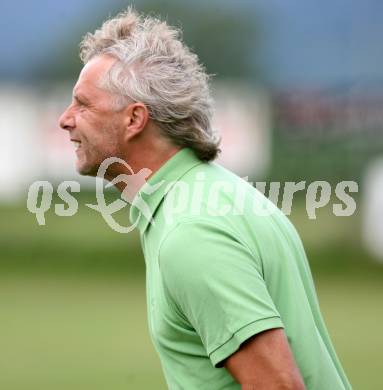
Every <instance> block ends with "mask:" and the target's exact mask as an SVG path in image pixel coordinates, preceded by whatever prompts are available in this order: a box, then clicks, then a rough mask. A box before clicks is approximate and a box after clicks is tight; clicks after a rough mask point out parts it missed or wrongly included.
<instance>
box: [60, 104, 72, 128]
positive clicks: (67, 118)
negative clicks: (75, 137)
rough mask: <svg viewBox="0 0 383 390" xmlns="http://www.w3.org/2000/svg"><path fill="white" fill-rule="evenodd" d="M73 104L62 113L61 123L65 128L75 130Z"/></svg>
mask: <svg viewBox="0 0 383 390" xmlns="http://www.w3.org/2000/svg"><path fill="white" fill-rule="evenodd" d="M71 107H72V106H71V105H70V106H69V107H68V108H67V109H66V110H65V111H64V112H63V113H62V114H61V116H60V118H59V125H60V127H61V128H62V129H64V130H68V131H70V130H73V129H74V128H75V126H76V122H75V118H74V115H73V113H72V112H71Z"/></svg>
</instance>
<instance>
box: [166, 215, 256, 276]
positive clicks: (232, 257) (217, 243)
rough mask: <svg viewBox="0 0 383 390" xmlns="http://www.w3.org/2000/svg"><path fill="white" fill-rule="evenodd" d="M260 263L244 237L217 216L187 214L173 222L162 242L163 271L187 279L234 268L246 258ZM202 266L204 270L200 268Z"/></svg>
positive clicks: (251, 261)
mask: <svg viewBox="0 0 383 390" xmlns="http://www.w3.org/2000/svg"><path fill="white" fill-rule="evenodd" d="M243 261H246V262H250V263H254V264H256V263H258V261H257V256H256V255H254V253H252V252H251V251H250V250H249V248H248V247H247V246H246V244H245V243H244V242H243V240H242V238H241V237H240V236H239V235H238V234H236V233H235V232H234V231H232V230H231V229H230V228H229V227H228V226H225V225H224V224H222V223H219V222H218V220H212V219H207V218H201V217H199V218H187V219H184V220H181V221H178V223H177V224H176V225H175V226H173V228H172V229H170V230H169V231H168V232H167V234H166V235H165V237H164V239H163V240H162V242H161V244H160V249H159V265H160V270H161V273H162V274H166V275H168V276H171V277H174V278H180V279H183V278H184V277H185V276H187V279H188V281H190V277H191V276H193V275H194V277H195V278H204V277H205V276H206V277H209V275H211V274H214V273H216V272H217V271H218V270H219V272H221V273H222V272H229V273H230V272H231V269H232V268H233V267H238V265H239V264H240V263H241V262H243ZM202 270H203V272H201V271H202Z"/></svg>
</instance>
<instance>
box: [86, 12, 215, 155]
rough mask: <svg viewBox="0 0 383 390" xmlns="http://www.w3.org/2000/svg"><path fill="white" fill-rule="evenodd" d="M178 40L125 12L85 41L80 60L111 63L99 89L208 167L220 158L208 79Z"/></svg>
mask: <svg viewBox="0 0 383 390" xmlns="http://www.w3.org/2000/svg"><path fill="white" fill-rule="evenodd" d="M180 35H181V33H180V31H179V30H178V29H176V28H174V27H170V26H168V25H167V24H166V22H163V21H160V20H158V19H156V18H153V17H148V16H146V17H144V16H141V15H139V14H138V13H136V12H135V11H134V10H132V9H131V8H128V10H126V11H123V12H121V13H120V14H118V15H117V16H116V17H115V18H113V19H109V20H107V21H106V22H104V24H103V25H102V27H101V28H100V29H98V30H96V31H95V32H94V33H93V34H91V33H88V34H86V35H85V36H84V38H83V40H82V42H81V44H80V58H81V60H82V61H83V62H84V64H85V63H87V62H88V61H89V60H90V59H91V58H93V57H95V56H97V55H102V54H106V55H110V56H113V57H115V58H116V59H117V61H116V63H115V64H113V66H112V67H111V68H110V70H109V71H108V72H107V74H106V75H105V78H104V80H102V86H103V87H104V88H105V89H107V90H108V91H110V92H112V93H113V94H115V95H116V96H117V105H118V106H119V107H120V108H122V107H123V106H125V105H126V104H128V102H129V99H131V100H133V101H140V102H142V103H144V104H145V105H146V106H147V108H148V110H149V113H150V118H151V119H152V120H153V121H154V122H155V123H156V124H157V126H158V128H159V129H160V131H161V133H162V134H163V135H164V136H165V137H167V138H168V139H170V140H171V141H173V143H174V144H176V145H178V146H186V147H190V148H191V149H193V150H194V151H195V153H196V154H197V156H198V157H199V158H200V159H201V160H205V161H210V160H213V159H214V158H216V157H217V155H218V153H219V152H220V149H219V148H218V145H219V143H220V139H219V138H218V137H217V135H216V134H215V132H214V131H213V129H212V127H211V118H212V99H211V96H210V91H209V85H208V81H209V76H208V75H207V74H206V72H205V69H204V67H203V66H202V65H201V64H200V63H199V61H198V57H197V55H196V54H194V53H192V52H191V51H190V50H189V48H188V47H187V46H185V44H183V43H182V41H181V38H180Z"/></svg>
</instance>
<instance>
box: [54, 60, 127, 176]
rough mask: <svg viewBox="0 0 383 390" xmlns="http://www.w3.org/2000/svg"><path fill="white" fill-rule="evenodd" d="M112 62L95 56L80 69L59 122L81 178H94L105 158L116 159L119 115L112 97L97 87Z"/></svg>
mask: <svg viewBox="0 0 383 390" xmlns="http://www.w3.org/2000/svg"><path fill="white" fill-rule="evenodd" d="M114 62H115V59H114V58H111V57H108V56H98V57H95V58H93V59H92V60H91V61H89V62H88V63H87V64H86V65H85V66H84V68H83V69H82V71H81V73H80V76H79V78H78V81H77V83H76V85H75V87H74V89H73V99H72V102H71V104H70V105H69V107H68V108H67V109H66V110H65V111H64V112H63V114H62V115H61V117H60V119H59V123H60V127H61V128H63V129H64V130H67V131H68V133H69V136H70V139H71V141H72V143H73V146H74V150H75V153H76V156H77V161H76V169H77V171H78V172H79V173H80V174H82V175H91V176H95V175H97V170H98V168H99V166H100V164H101V163H102V161H104V160H105V159H106V158H108V157H119V155H120V153H121V150H120V145H121V143H122V138H121V137H122V124H123V117H122V113H121V112H118V111H116V110H114V109H113V106H112V102H113V100H112V99H113V96H112V95H111V94H110V93H109V92H107V91H106V90H103V89H102V88H100V87H99V86H98V83H99V81H100V79H101V78H102V76H103V75H104V74H105V72H106V71H107V70H108V69H109V68H110V67H111V66H112V65H113V63H114Z"/></svg>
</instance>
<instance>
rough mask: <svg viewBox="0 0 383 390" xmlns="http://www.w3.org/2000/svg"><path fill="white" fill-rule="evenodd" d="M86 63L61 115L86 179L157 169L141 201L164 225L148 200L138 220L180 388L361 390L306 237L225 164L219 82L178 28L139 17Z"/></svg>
mask: <svg viewBox="0 0 383 390" xmlns="http://www.w3.org/2000/svg"><path fill="white" fill-rule="evenodd" d="M81 58H82V60H83V62H84V63H85V66H84V68H83V69H82V71H81V74H80V76H79V79H78V81H77V83H76V85H75V87H74V92H73V101H72V103H71V105H70V106H69V107H68V108H67V109H66V111H65V112H64V113H63V114H62V116H61V118H60V125H61V127H62V128H63V129H65V130H67V131H68V132H69V134H70V138H71V140H72V141H73V142H74V143H75V145H76V148H77V149H76V154H77V170H78V171H79V172H80V173H81V174H84V175H97V171H98V168H99V167H100V164H101V163H102V162H103V161H104V160H105V159H106V158H108V157H112V156H113V157H118V158H120V159H123V160H124V161H126V163H127V164H128V165H129V167H130V168H131V169H132V170H133V171H134V172H138V171H140V170H141V169H144V168H145V169H149V170H150V171H151V174H150V175H149V179H148V182H147V183H146V184H144V185H143V186H142V188H141V190H140V191H139V192H138V193H137V194H136V197H135V199H140V200H142V201H144V202H145V203H146V205H148V207H149V209H150V211H151V213H152V216H153V218H152V219H148V218H144V217H143V216H142V215H140V210H139V208H137V207H135V201H133V205H132V207H131V210H130V218H131V221H132V222H135V221H139V223H138V228H139V230H140V237H141V242H142V246H143V251H144V255H145V261H146V267H147V304H148V314H149V329H150V334H151V337H152V339H153V342H154V345H155V347H156V349H157V351H158V353H159V355H160V359H161V362H162V366H163V369H164V372H165V377H166V380H167V383H168V386H169V388H170V389H190V390H193V389H195V390H197V389H209V390H214V389H217V390H218V389H237V388H240V386H241V385H242V387H243V388H248V389H257V390H274V389H294V390H300V389H305V388H307V389H309V390H341V389H350V388H351V387H350V385H349V383H348V381H347V378H346V376H345V374H344V372H343V370H342V368H341V365H340V363H339V361H338V359H337V357H336V354H335V352H334V349H333V347H332V345H331V341H330V339H329V336H328V334H327V331H326V328H325V325H324V323H323V320H322V317H321V314H320V311H319V306H318V302H317V299H316V295H315V290H314V286H313V282H312V278H311V274H310V270H309V267H308V263H307V260H306V256H305V253H304V250H303V247H302V245H301V242H300V239H299V237H298V235H297V233H296V231H295V230H294V228H293V227H292V225H291V224H290V222H289V221H288V219H287V218H286V217H285V216H284V215H283V214H282V213H281V212H280V211H279V210H278V209H276V208H273V207H272V206H271V203H270V202H269V201H268V200H267V199H266V198H264V197H263V196H262V195H261V194H260V193H259V192H257V191H256V190H255V189H254V188H253V187H252V186H251V185H249V184H248V183H246V182H245V181H244V180H242V179H240V178H239V177H238V176H236V175H234V174H233V173H231V172H229V171H227V170H226V169H224V168H223V167H221V166H219V165H218V164H216V163H214V162H213V160H214V158H215V157H216V156H217V154H218V152H219V149H218V143H219V142H218V140H217V138H216V137H215V134H214V133H213V131H212V129H211V111H212V110H211V105H212V102H211V98H210V95H209V88H208V77H207V75H206V73H205V71H204V69H203V67H202V66H201V65H200V64H199V63H198V59H197V57H196V55H194V54H193V53H191V52H190V51H189V49H188V48H187V47H186V46H185V45H184V44H183V43H182V42H181V41H180V39H179V33H178V31H177V30H176V29H174V28H171V27H169V26H168V25H167V24H166V23H163V22H161V21H159V20H156V19H154V18H149V17H146V18H145V17H142V16H139V15H138V14H136V13H135V12H134V11H132V10H130V9H129V10H128V11H126V12H124V13H122V14H120V15H118V16H117V17H116V18H114V19H111V20H109V21H107V22H105V23H104V24H103V26H102V27H101V29H99V30H97V31H96V32H95V33H94V34H87V35H86V36H85V38H84V40H83V41H82V44H81ZM233 131H235V129H233ZM127 174H129V172H128V171H127V167H126V166H125V165H124V164H112V165H111V166H110V167H109V169H108V171H107V178H108V180H110V181H113V183H115V184H116V186H117V187H118V188H119V190H120V191H121V192H123V193H124V191H125V185H124V183H123V182H124V181H121V182H117V181H118V180H114V179H116V178H117V177H124V176H120V175H127ZM161 183H163V185H161ZM146 186H150V188H154V187H153V186H155V188H156V191H152V192H151V193H150V191H145V187H146ZM234 193H235V196H234V195H233V194H234ZM148 194H149V195H148ZM175 202H176V203H177V205H178V206H177V207H175ZM265 207H266V209H269V210H271V211H272V212H271V213H263V212H261V211H264V209H265ZM254 209H255V210H258V211H259V212H258V213H257V212H254Z"/></svg>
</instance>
